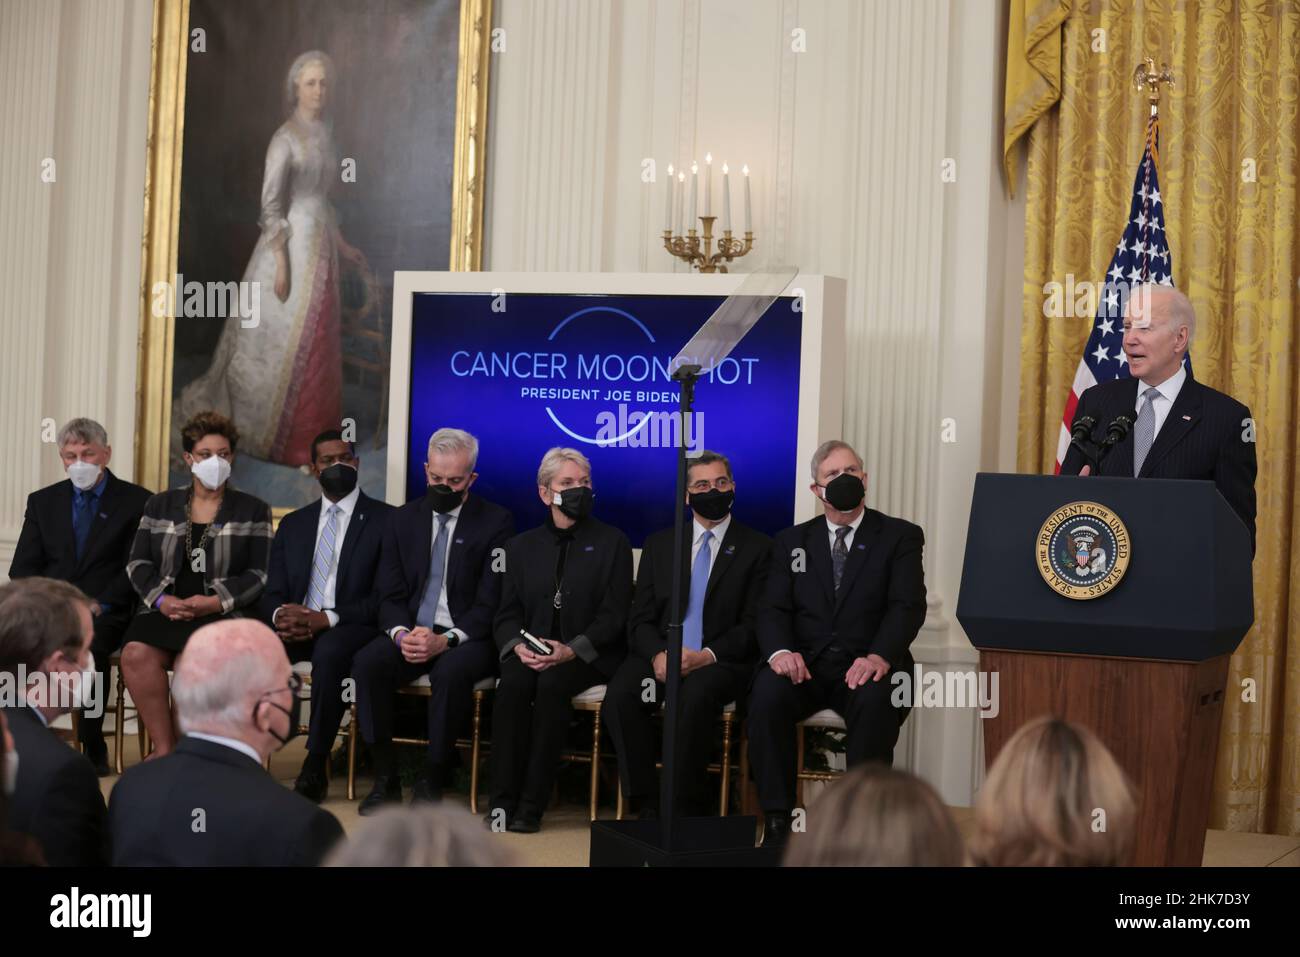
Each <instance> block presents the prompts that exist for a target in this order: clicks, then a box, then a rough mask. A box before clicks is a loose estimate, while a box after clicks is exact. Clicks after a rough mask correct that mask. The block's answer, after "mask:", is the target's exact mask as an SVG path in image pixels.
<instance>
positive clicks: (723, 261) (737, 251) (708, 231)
mask: <svg viewBox="0 0 1300 957" xmlns="http://www.w3.org/2000/svg"><path fill="white" fill-rule="evenodd" d="M692 201H693V200H692ZM717 218H718V217H717V216H701V217H700V222H701V223H703V224H704V234H703V236H700V235H697V233H696V231H695V230H694V229H688V230H687V231H686V235H685V236H674V235H673V232H672V230H671V229H665V230H664V249H666V250H668V252H670V253H672V255H674V256H676V257H677V258H678V259H680V260H682V261H683V262H686V263H689V264H690V265H691V266H693V267H694V268H696V269H698V270H699V271H700V272H702V273H705V272H726V271H727V263H729V262H731V261H732V260H733V259H739V258H740V257H741V256H744V255H745V254H746V253H748V252H749V251H750V250H751V249H753V248H754V234H753V233H752V232H750V231H748V230H746V231H745V238H744V239H735V238H733V237H732V235H731V230H730V229H725V230H723V231H722V236H721V237H719V239H718V249H717V251H716V252H714V251H713V221H714V220H716V219H717Z"/></svg>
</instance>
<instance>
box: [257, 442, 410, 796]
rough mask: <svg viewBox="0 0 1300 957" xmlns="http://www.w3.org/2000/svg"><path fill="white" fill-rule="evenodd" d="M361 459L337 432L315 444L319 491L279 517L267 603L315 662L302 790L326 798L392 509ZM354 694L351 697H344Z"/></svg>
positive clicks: (263, 609) (370, 634) (268, 616)
mask: <svg viewBox="0 0 1300 957" xmlns="http://www.w3.org/2000/svg"><path fill="white" fill-rule="evenodd" d="M360 467H361V460H360V459H359V458H357V454H356V448H355V447H354V446H353V444H352V443H351V442H347V441H344V439H343V433H342V432H340V431H339V430H338V429H333V430H330V431H327V432H322V433H321V434H320V435H318V436H316V438H315V439H314V440H313V441H312V444H311V470H312V474H313V475H314V476H316V479H317V481H318V482H320V487H321V497H320V498H319V499H317V500H316V501H315V502H312V503H311V504H310V505H308V506H306V507H305V508H300V509H298V510H297V511H295V512H290V513H289V514H288V515H286V516H285V517H284V518H283V519H281V520H280V527H279V528H278V529H277V530H276V533H275V540H274V541H273V542H272V544H271V564H270V568H269V569H268V574H267V582H266V590H265V591H264V592H263V593H262V597H261V600H260V604H259V610H260V613H261V617H262V618H263V620H265V621H266V622H267V624H269V625H270V626H271V627H272V628H274V629H275V630H276V633H277V634H279V636H280V638H281V640H283V641H284V646H285V651H286V652H287V653H288V655H289V660H290V661H292V662H295V663H296V662H300V661H308V660H310V661H311V698H312V707H311V724H310V726H309V728H308V732H307V758H306V760H305V761H304V762H303V765H302V770H301V771H300V772H299V773H298V780H297V783H295V785H294V790H295V791H297V792H298V793H299V794H301V795H303V796H304V797H306V798H310V799H311V800H313V801H315V802H317V803H320V802H321V801H322V800H323V799H324V798H325V795H326V792H327V790H328V787H329V783H328V778H327V776H326V765H327V763H328V761H329V753H330V749H331V748H332V747H333V745H334V739H335V737H336V736H337V735H338V731H339V726H340V724H341V723H342V721H343V712H344V710H345V708H346V707H347V702H350V701H352V700H353V697H352V695H350V694H347V695H345V690H346V686H345V682H347V681H348V678H349V676H350V675H351V674H352V659H353V658H354V657H355V655H356V654H357V652H358V651H360V650H361V649H362V648H364V647H365V646H366V645H368V644H369V643H370V642H371V641H372V640H374V637H375V632H376V631H378V630H379V629H378V624H377V622H378V616H379V599H378V597H377V596H376V594H375V587H374V584H375V571H376V569H377V568H378V567H379V556H380V553H381V552H382V549H383V542H384V532H385V531H386V530H387V527H388V520H389V517H390V516H391V515H392V513H393V507H392V506H391V505H389V504H388V503H386V502H380V501H378V500H376V499H373V498H371V497H370V496H368V495H366V494H365V493H364V492H362V491H361V489H360V487H359V486H358V485H357V474H358V469H359V468H360ZM345 698H346V702H345Z"/></svg>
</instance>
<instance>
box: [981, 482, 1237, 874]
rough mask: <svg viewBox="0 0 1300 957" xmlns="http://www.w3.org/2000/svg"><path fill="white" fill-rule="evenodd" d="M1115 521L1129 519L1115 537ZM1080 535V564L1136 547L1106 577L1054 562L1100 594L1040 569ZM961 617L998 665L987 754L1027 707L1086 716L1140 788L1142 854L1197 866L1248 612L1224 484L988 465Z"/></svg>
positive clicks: (1032, 712) (1031, 714)
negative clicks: (998, 471)
mask: <svg viewBox="0 0 1300 957" xmlns="http://www.w3.org/2000/svg"><path fill="white" fill-rule="evenodd" d="M1076 503H1094V504H1096V505H1099V506H1101V507H1102V509H1104V511H1097V512H1095V513H1093V512H1090V510H1089V509H1087V508H1082V507H1078V506H1077V505H1076ZM1072 505H1075V506H1076V507H1074V508H1070V506H1072ZM1106 512H1109V513H1110V515H1106ZM1057 519H1059V521H1058V522H1057V525H1056V529H1055V531H1053V530H1051V529H1050V528H1049V530H1048V532H1047V533H1046V534H1042V533H1043V528H1044V525H1045V524H1047V523H1049V520H1053V521H1056V520H1057ZM1114 519H1118V520H1119V521H1120V522H1122V524H1123V526H1124V531H1126V532H1127V536H1126V541H1125V542H1123V543H1122V544H1120V546H1119V548H1118V549H1115V548H1114V547H1113V546H1114V544H1115V542H1116V539H1115V537H1114V532H1113V528H1114V527H1115V523H1114ZM1107 528H1110V529H1112V531H1108V530H1107ZM1093 531H1095V532H1097V533H1098V534H1096V535H1093V534H1092V532H1093ZM1072 535H1073V536H1075V537H1074V538H1072V537H1071V536H1072ZM1040 536H1041V537H1040ZM1120 538H1121V539H1123V538H1125V536H1124V535H1123V534H1121V536H1120ZM1076 541H1077V542H1081V543H1082V544H1080V545H1078V546H1077V548H1079V549H1080V552H1079V554H1080V558H1079V561H1080V562H1082V561H1083V560H1084V559H1083V555H1082V550H1093V554H1095V549H1098V548H1100V549H1102V551H1103V552H1114V551H1116V550H1118V551H1119V552H1123V553H1125V555H1126V557H1127V561H1128V565H1127V569H1126V570H1125V571H1124V573H1123V575H1122V577H1120V578H1119V580H1118V583H1115V584H1113V586H1112V587H1110V588H1109V590H1105V591H1102V590H1101V589H1102V588H1103V587H1104V585H1101V586H1099V585H1098V584H1097V582H1100V581H1104V578H1105V576H1104V574H1103V572H1102V570H1101V567H1100V565H1099V566H1098V570H1097V572H1096V573H1095V574H1094V575H1093V576H1091V580H1089V576H1087V575H1081V576H1080V580H1079V581H1078V582H1077V583H1076V582H1075V581H1074V580H1073V579H1071V578H1070V577H1069V576H1068V575H1066V576H1059V575H1058V576H1056V578H1057V584H1060V583H1061V582H1062V580H1064V581H1065V582H1066V583H1068V584H1070V585H1071V586H1072V587H1071V589H1070V590H1072V591H1074V592H1075V593H1076V594H1078V593H1080V592H1082V593H1087V592H1088V591H1090V590H1092V591H1097V592H1099V594H1097V595H1096V597H1091V598H1072V597H1067V596H1066V595H1065V594H1062V593H1060V591H1058V589H1057V588H1055V587H1053V584H1052V583H1050V582H1049V579H1050V578H1051V577H1052V572H1051V571H1049V572H1048V573H1047V574H1046V575H1045V574H1044V573H1043V571H1041V570H1040V565H1042V564H1046V565H1048V567H1049V568H1050V567H1051V566H1050V563H1049V562H1044V561H1043V559H1044V556H1045V554H1046V553H1048V552H1050V551H1056V552H1057V553H1058V556H1059V553H1060V552H1061V551H1063V550H1064V551H1065V552H1067V555H1066V556H1063V557H1070V554H1068V553H1072V552H1073V551H1074V550H1075V549H1076V545H1075V544H1074V542H1076ZM1102 557H1103V558H1104V559H1105V561H1106V562H1109V561H1110V560H1111V559H1112V558H1113V555H1112V554H1106V555H1103V556H1102ZM1101 564H1105V562H1102V563H1101ZM1060 565H1061V562H1060V561H1059V558H1058V563H1057V566H1056V567H1058V568H1059V567H1060ZM1075 585H1077V587H1073V586H1075ZM957 620H958V621H960V622H961V624H962V627H964V628H965V629H966V633H967V635H969V636H970V639H971V641H972V642H973V643H974V644H975V646H976V647H977V648H979V649H980V667H981V669H982V670H985V671H993V672H997V673H998V674H999V685H1000V699H1001V700H1000V702H999V711H998V714H997V716H996V717H994V718H990V719H987V720H986V721H984V742H985V755H986V761H987V762H988V764H990V765H991V764H992V762H993V761H994V759H995V758H996V757H997V755H998V753H999V752H1000V751H1001V749H1002V747H1003V746H1004V745H1005V744H1006V742H1007V740H1008V739H1009V738H1010V737H1011V735H1012V734H1014V733H1015V732H1016V730H1018V729H1019V728H1020V727H1021V726H1023V725H1024V724H1025V723H1026V722H1027V721H1029V720H1030V719H1032V718H1035V717H1038V716H1040V715H1044V714H1055V715H1058V716H1060V717H1063V718H1065V719H1067V720H1070V721H1074V722H1077V723H1079V724H1082V725H1084V726H1086V727H1088V728H1090V729H1091V730H1092V731H1093V732H1094V733H1096V734H1097V736H1098V737H1099V738H1100V739H1101V740H1102V741H1103V742H1105V744H1106V746H1107V747H1108V748H1110V750H1111V752H1112V753H1113V754H1114V755H1115V758H1116V760H1117V761H1119V763H1120V765H1121V766H1122V767H1123V768H1124V770H1125V771H1126V772H1127V773H1128V775H1129V776H1130V778H1131V779H1132V781H1133V783H1134V785H1135V786H1136V788H1137V790H1138V819H1137V835H1136V837H1137V844H1136V854H1135V858H1134V863H1135V864H1137V865H1173V866H1192V867H1196V866H1200V863H1201V857H1202V854H1203V851H1204V845H1205V829H1206V826H1207V824H1208V820H1209V806H1210V792H1211V788H1212V785H1213V780H1214V765H1215V757H1216V752H1217V747H1218V741H1219V725H1220V721H1221V718H1222V715H1223V700H1224V694H1225V693H1226V689H1225V683H1226V681H1227V676H1228V662H1229V659H1230V657H1231V654H1232V652H1233V651H1234V650H1236V648H1237V645H1238V644H1239V643H1240V642H1241V639H1242V638H1243V637H1244V636H1245V634H1246V632H1247V631H1249V630H1250V626H1251V624H1252V623H1253V621H1254V600H1253V590H1252V583H1251V551H1250V536H1249V533H1248V532H1247V530H1246V527H1245V525H1244V524H1243V523H1242V522H1241V520H1240V519H1239V518H1238V517H1237V515H1236V513H1234V512H1233V511H1232V509H1231V508H1230V507H1229V506H1228V504H1227V502H1225V501H1224V500H1223V498H1222V496H1220V495H1219V493H1218V491H1217V490H1216V489H1215V487H1214V484H1213V483H1212V482H1194V481H1172V480H1159V479H1142V480H1140V481H1135V480H1130V479H1123V478H1098V477H1088V478H1082V479H1081V478H1074V477H1056V476H1022V475H989V474H982V475H980V476H978V477H977V478H976V482H975V497H974V502H973V504H972V507H971V517H970V526H969V531H968V534H967V539H966V556H965V562H964V565H963V569H962V584H961V593H960V596H959V598H958V602H957Z"/></svg>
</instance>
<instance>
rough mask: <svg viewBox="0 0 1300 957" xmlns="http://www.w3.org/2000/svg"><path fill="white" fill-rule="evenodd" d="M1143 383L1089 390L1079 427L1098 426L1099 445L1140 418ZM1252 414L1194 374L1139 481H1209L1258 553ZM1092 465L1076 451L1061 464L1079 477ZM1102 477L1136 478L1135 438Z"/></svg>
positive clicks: (1117, 451)
mask: <svg viewBox="0 0 1300 957" xmlns="http://www.w3.org/2000/svg"><path fill="white" fill-rule="evenodd" d="M1138 384H1139V383H1138V380H1137V379H1134V378H1131V377H1130V378H1127V379H1114V380H1112V381H1110V382H1102V383H1099V384H1098V385H1095V386H1093V387H1092V388H1090V389H1085V390H1084V393H1083V395H1081V396H1080V397H1079V407H1078V408H1077V409H1075V412H1074V421H1075V422H1077V421H1078V420H1079V419H1080V418H1081V417H1083V416H1085V415H1091V416H1093V417H1094V418H1095V419H1096V420H1097V425H1096V428H1095V429H1094V430H1093V436H1092V437H1093V440H1094V441H1096V442H1100V441H1101V440H1102V439H1104V438H1105V437H1106V427H1107V426H1108V425H1110V423H1111V422H1113V421H1114V420H1115V417H1116V416H1119V415H1127V416H1130V417H1133V416H1134V410H1135V408H1136V406H1137V394H1138ZM1249 418H1250V409H1248V408H1246V406H1244V405H1242V404H1241V403H1240V402H1238V401H1237V400H1236V399H1234V398H1232V396H1228V395H1224V394H1223V393H1222V392H1216V391H1215V390H1214V389H1211V388H1210V387H1209V386H1206V385H1202V384H1201V383H1199V382H1197V381H1196V380H1195V379H1193V378H1192V377H1191V375H1190V373H1189V374H1188V376H1187V380H1186V381H1185V382H1184V383H1183V387H1182V389H1181V390H1180V391H1179V393H1178V398H1177V399H1176V400H1175V401H1174V404H1173V407H1172V408H1170V410H1169V415H1168V417H1166V419H1165V421H1164V424H1163V425H1162V426H1161V427H1160V433H1159V434H1158V435H1157V436H1156V439H1155V442H1154V443H1153V444H1152V446H1151V451H1150V452H1148V453H1147V457H1146V461H1144V462H1143V463H1142V474H1141V475H1139V476H1138V477H1139V478H1166V479H1209V480H1210V481H1212V482H1213V483H1214V484H1215V486H1217V487H1218V489H1219V493H1220V494H1221V495H1222V496H1223V497H1224V498H1225V499H1226V500H1227V502H1228V504H1229V505H1231V506H1232V509H1233V511H1235V512H1236V513H1237V514H1238V515H1239V516H1240V517H1241V520H1242V521H1243V522H1245V524H1246V528H1247V529H1249V530H1250V545H1251V551H1252V552H1253V551H1254V548H1255V473H1256V471H1257V466H1256V463H1255V443H1254V442H1246V441H1243V440H1242V435H1243V433H1245V431H1246V424H1245V420H1246V419H1249ZM1086 462H1087V460H1086V459H1085V458H1084V455H1083V453H1082V452H1080V451H1079V450H1078V449H1077V448H1075V447H1074V446H1070V450H1069V451H1068V452H1067V453H1066V456H1065V461H1064V462H1062V463H1061V474H1062V475H1078V474H1079V470H1080V469H1081V468H1083V466H1084V465H1085V464H1086ZM1096 474H1098V475H1114V476H1128V477H1132V475H1133V433H1132V431H1130V432H1129V434H1128V436H1127V437H1126V438H1125V439H1124V441H1122V442H1120V443H1119V444H1118V445H1116V446H1115V447H1114V448H1112V449H1111V450H1110V453H1109V454H1108V455H1107V457H1106V458H1104V459H1103V460H1102V462H1101V470H1100V471H1098V472H1097V473H1096Z"/></svg>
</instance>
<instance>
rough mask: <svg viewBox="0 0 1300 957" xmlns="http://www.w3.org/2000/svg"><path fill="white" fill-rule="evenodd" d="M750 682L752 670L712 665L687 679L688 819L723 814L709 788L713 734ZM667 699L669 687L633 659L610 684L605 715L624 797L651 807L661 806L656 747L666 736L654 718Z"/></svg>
mask: <svg viewBox="0 0 1300 957" xmlns="http://www.w3.org/2000/svg"><path fill="white" fill-rule="evenodd" d="M748 678H749V671H748V669H740V668H736V667H734V666H731V665H726V664H712V665H707V666H705V667H703V668H701V669H699V670H698V671H694V672H692V673H691V674H689V675H686V676H685V677H684V678H682V683H681V710H680V711H679V712H678V718H677V720H678V725H677V789H676V790H677V794H676V798H677V801H678V802H679V808H680V813H681V814H683V815H689V816H705V815H711V814H716V813H717V811H718V802H717V798H716V796H715V794H714V793H713V790H712V788H711V787H710V786H709V758H710V757H712V751H713V731H714V727H715V726H716V725H717V722H718V719H719V717H720V716H721V714H722V709H723V708H724V707H725V706H726V705H728V704H730V703H731V702H733V701H736V700H737V699H738V698H741V697H743V696H744V693H745V685H746V684H747V683H748ZM652 688H653V693H650V689H652ZM664 693H665V686H664V685H663V684H662V683H660V682H658V681H656V680H655V677H654V669H653V668H651V667H650V662H648V661H646V660H645V659H644V658H642V657H640V656H639V655H634V656H630V657H629V658H627V659H626V660H625V661H624V662H623V664H622V665H620V666H619V669H618V671H617V672H615V674H614V677H613V678H611V679H610V682H609V687H608V689H607V690H606V691H605V703H604V705H603V706H602V707H601V711H600V714H601V720H602V721H603V722H604V723H605V726H606V727H607V728H609V736H610V739H611V740H612V741H613V742H614V750H615V751H616V752H618V773H619V780H620V781H621V782H622V785H623V796H624V797H626V798H628V799H630V800H633V801H639V802H641V803H642V804H643V805H645V806H648V807H658V806H659V797H660V793H659V792H660V786H659V780H658V775H657V774H656V772H655V742H656V739H657V738H660V737H661V736H660V735H657V734H656V733H655V727H654V721H653V718H654V715H655V714H656V713H658V711H659V707H660V705H661V704H662V703H663V702H664V700H665V696H664Z"/></svg>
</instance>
